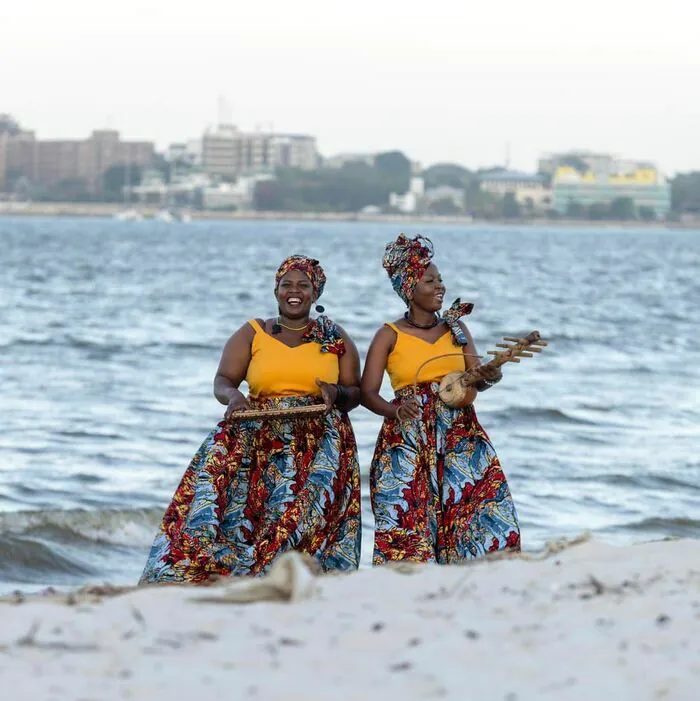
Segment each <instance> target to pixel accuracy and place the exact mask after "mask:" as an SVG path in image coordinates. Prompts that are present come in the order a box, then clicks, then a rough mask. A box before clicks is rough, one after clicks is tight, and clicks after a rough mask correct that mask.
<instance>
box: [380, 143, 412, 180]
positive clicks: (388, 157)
mask: <svg viewBox="0 0 700 701" xmlns="http://www.w3.org/2000/svg"><path fill="white" fill-rule="evenodd" d="M374 167H375V169H376V170H377V171H378V172H379V173H381V174H382V175H384V176H385V177H388V178H396V179H405V180H406V187H408V181H409V180H410V178H411V161H410V160H409V159H408V158H407V157H406V156H405V154H403V153H402V152H401V151H385V152H384V153H378V154H377V155H376V156H375V157H374Z"/></svg>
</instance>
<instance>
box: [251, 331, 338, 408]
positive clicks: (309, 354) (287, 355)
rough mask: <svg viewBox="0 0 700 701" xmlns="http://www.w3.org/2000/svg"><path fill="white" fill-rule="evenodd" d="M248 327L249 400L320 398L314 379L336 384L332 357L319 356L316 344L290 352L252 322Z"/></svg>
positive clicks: (335, 368) (285, 346)
mask: <svg viewBox="0 0 700 701" xmlns="http://www.w3.org/2000/svg"><path fill="white" fill-rule="evenodd" d="M248 323H249V324H250V325H251V326H252V327H253V330H254V331H255V336H254V337H253V343H252V346H251V356H252V357H251V359H250V364H249V365H248V372H247V374H246V378H245V379H246V382H247V383H248V387H249V389H250V395H251V396H252V397H292V396H298V395H314V396H317V397H320V396H321V391H320V390H319V388H318V385H317V384H316V378H318V379H319V380H323V381H324V382H329V383H336V382H338V376H339V373H340V368H339V365H338V356H337V355H335V354H334V353H321V346H320V345H319V344H318V343H302V344H301V345H300V346H296V347H295V348H290V347H289V346H287V345H285V344H284V343H282V341H278V340H277V339H276V338H275V337H274V336H270V334H268V333H266V332H265V329H263V328H262V327H261V326H260V324H259V323H258V322H257V321H255V320H254V319H253V320H251V321H249V322H248Z"/></svg>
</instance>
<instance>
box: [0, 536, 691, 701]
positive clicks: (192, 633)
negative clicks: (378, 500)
mask: <svg viewBox="0 0 700 701" xmlns="http://www.w3.org/2000/svg"><path fill="white" fill-rule="evenodd" d="M499 555H500V556H499V557H494V558H486V559H484V560H477V561H473V562H470V563H466V564H463V565H452V566H437V565H425V564H423V565H417V564H411V563H394V564H391V565H386V566H384V567H380V568H374V569H367V570H361V571H359V572H356V573H352V574H346V575H319V574H317V573H315V572H314V569H313V566H310V564H309V562H308V561H307V560H305V559H304V558H303V556H301V555H299V554H298V553H293V552H291V553H287V554H285V555H283V556H282V557H280V558H279V560H277V561H276V563H275V565H274V566H273V567H272V569H271V571H270V573H269V574H268V575H267V576H266V577H263V578H234V579H227V578H223V579H221V580H220V581H216V582H213V583H211V584H209V585H200V586H194V585H177V584H175V585H170V586H168V585H146V586H141V587H116V586H111V585H93V586H88V587H83V588H82V589H80V590H77V591H73V592H55V591H51V590H49V591H45V592H42V593H39V594H23V593H22V592H19V591H17V592H15V593H14V594H10V595H8V596H5V597H2V598H0V611H1V613H2V620H3V626H2V630H1V631H0V653H2V654H0V676H1V677H2V679H3V682H4V686H5V687H6V688H8V689H14V690H15V693H14V695H13V696H12V698H14V699H17V701H22V700H24V699H27V700H28V699H49V698H57V699H58V698H64V699H68V698H71V699H78V698H80V699H87V698H90V699H93V698H99V699H101V701H117V699H124V698H129V699H131V700H132V701H150V700H151V699H154V698H195V697H196V696H197V695H200V696H201V695H202V691H203V690H204V691H205V692H206V693H205V695H206V696H208V697H210V698H214V697H216V698H219V697H222V698H227V697H229V696H230V695H231V690H232V689H235V690H237V693H236V694H234V696H237V697H238V698H251V699H266V700H270V701H274V700H276V699H280V701H281V700H282V699H284V700H285V701H293V700H296V699H299V700H301V699H305V700H308V699H311V698H313V699H319V700H320V699H365V700H366V701H374V700H375V699H376V700H377V701H380V700H384V699H387V698H407V699H413V698H421V699H433V698H457V697H458V696H460V695H461V696H463V695H464V689H465V688H468V689H469V692H470V693H469V696H470V697H473V698H489V699H504V700H506V701H530V700H531V701H549V700H550V699H551V701H563V700H566V701H584V700H588V699H595V698H600V699H613V698H615V699H636V701H647V700H649V701H651V700H652V699H674V700H678V701H681V700H685V699H688V701H690V699H695V698H696V697H697V690H698V683H699V682H700V665H699V664H698V659H700V638H698V636H697V628H698V625H699V624H700V597H699V591H700V590H699V587H700V572H699V571H698V569H697V566H694V563H697V562H698V561H700V540H692V539H684V540H667V541H655V542H648V543H640V544H635V545H628V546H612V545H608V544H604V543H601V542H599V541H592V540H589V539H588V537H587V536H586V535H585V534H584V535H583V536H580V537H579V538H576V539H574V540H572V541H554V542H553V543H550V544H548V546H547V547H546V548H545V549H544V551H543V552H540V553H519V554H515V553H512V554H508V555H502V554H499ZM174 612H177V613H176V615H174ZM465 684H466V685H467V686H466V687H465Z"/></svg>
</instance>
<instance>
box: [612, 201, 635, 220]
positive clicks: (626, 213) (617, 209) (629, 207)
mask: <svg viewBox="0 0 700 701" xmlns="http://www.w3.org/2000/svg"><path fill="white" fill-rule="evenodd" d="M608 216H609V217H610V218H611V219H619V220H620V221H628V220H630V219H636V218H637V208H636V207H635V206H634V200H633V199H632V198H631V197H616V198H615V199H614V200H613V201H612V202H611V203H610V209H609V210H608Z"/></svg>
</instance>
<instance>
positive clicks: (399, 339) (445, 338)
mask: <svg viewBox="0 0 700 701" xmlns="http://www.w3.org/2000/svg"><path fill="white" fill-rule="evenodd" d="M387 326H388V327H389V328H391V329H393V330H394V332H395V333H396V343H395V344H394V350H392V351H391V353H389V357H388V358H387V363H386V371H387V372H388V373H389V379H390V380H391V386H392V387H393V389H394V391H395V392H396V391H397V390H400V389H403V388H404V387H407V386H408V385H412V384H413V383H414V382H415V380H416V372H417V370H418V368H420V366H421V365H422V364H423V363H425V362H426V361H427V360H429V359H430V358H436V357H437V356H439V355H443V354H444V353H461V352H462V348H461V346H458V345H455V343H454V341H453V338H452V333H451V332H450V331H447V332H446V333H444V334H443V335H442V336H440V338H438V340H437V341H435V343H428V341H424V340H423V339H422V338H418V336H412V335H411V334H410V333H406V332H405V331H401V329H399V328H398V327H397V326H396V325H395V324H387ZM465 369H466V362H465V358H464V356H462V357H459V356H457V355H454V356H452V357H450V358H440V359H439V360H435V361H433V362H432V363H428V364H427V365H425V366H424V367H423V369H422V370H421V371H420V374H419V375H418V382H436V381H438V380H441V379H442V378H443V377H445V375H448V374H449V373H451V372H461V371H463V370H465Z"/></svg>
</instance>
